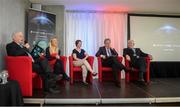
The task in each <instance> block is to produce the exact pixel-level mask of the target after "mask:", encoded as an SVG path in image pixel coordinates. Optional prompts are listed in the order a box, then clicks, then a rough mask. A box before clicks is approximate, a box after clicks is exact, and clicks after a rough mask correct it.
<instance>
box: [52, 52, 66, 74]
mask: <svg viewBox="0 0 180 107" xmlns="http://www.w3.org/2000/svg"><path fill="white" fill-rule="evenodd" d="M60 59H61V60H62V62H63V64H64V71H66V63H67V57H66V56H60ZM55 62H56V60H51V61H49V64H50V66H51V68H52V69H53V68H54V64H55Z"/></svg>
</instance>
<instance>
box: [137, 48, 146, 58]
mask: <svg viewBox="0 0 180 107" xmlns="http://www.w3.org/2000/svg"><path fill="white" fill-rule="evenodd" d="M138 50H139V51H140V56H141V57H147V56H148V54H147V53H144V52H143V51H141V49H140V48H138Z"/></svg>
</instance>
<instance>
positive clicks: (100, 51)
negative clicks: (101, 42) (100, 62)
mask: <svg viewBox="0 0 180 107" xmlns="http://www.w3.org/2000/svg"><path fill="white" fill-rule="evenodd" d="M101 54H102V48H101V47H100V48H99V50H98V51H97V53H96V57H99V56H100V55H101Z"/></svg>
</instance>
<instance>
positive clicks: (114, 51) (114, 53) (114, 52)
mask: <svg viewBox="0 0 180 107" xmlns="http://www.w3.org/2000/svg"><path fill="white" fill-rule="evenodd" d="M112 51H113V55H115V56H118V53H117V51H116V50H115V49H114V48H113V49H112Z"/></svg>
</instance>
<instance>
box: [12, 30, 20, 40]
mask: <svg viewBox="0 0 180 107" xmlns="http://www.w3.org/2000/svg"><path fill="white" fill-rule="evenodd" d="M17 33H20V32H13V33H12V36H11V38H12V40H14V37H15V36H16V34H17Z"/></svg>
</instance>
